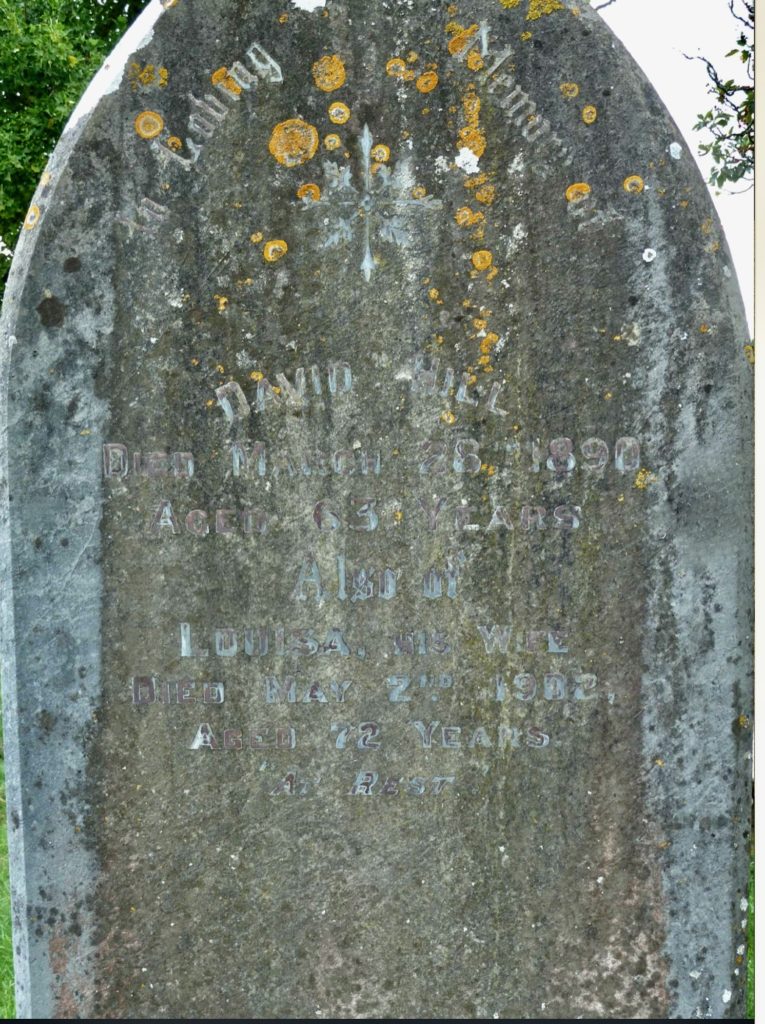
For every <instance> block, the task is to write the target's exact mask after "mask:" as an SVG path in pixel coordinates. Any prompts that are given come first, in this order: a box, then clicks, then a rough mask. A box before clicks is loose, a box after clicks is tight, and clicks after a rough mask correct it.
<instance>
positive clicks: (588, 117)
mask: <svg viewBox="0 0 765 1024" xmlns="http://www.w3.org/2000/svg"><path fill="white" fill-rule="evenodd" d="M597 119H598V108H597V107H594V106H593V105H592V104H591V103H588V104H587V106H586V107H585V108H584V110H583V111H582V120H583V121H584V123H585V124H595V122H596V121H597Z"/></svg>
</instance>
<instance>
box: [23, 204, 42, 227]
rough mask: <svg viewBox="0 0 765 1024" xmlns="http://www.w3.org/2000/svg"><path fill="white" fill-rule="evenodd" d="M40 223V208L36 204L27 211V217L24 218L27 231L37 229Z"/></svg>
mask: <svg viewBox="0 0 765 1024" xmlns="http://www.w3.org/2000/svg"><path fill="white" fill-rule="evenodd" d="M39 222H40V207H39V206H36V205H35V204H34V203H33V204H32V205H31V206H30V207H29V209H28V210H27V215H26V217H25V218H24V227H25V228H26V230H27V231H31V230H32V228H36V227H37V225H38V223H39Z"/></svg>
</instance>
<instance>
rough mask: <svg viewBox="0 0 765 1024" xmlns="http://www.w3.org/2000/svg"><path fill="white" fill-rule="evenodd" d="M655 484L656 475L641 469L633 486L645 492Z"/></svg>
mask: <svg viewBox="0 0 765 1024" xmlns="http://www.w3.org/2000/svg"><path fill="white" fill-rule="evenodd" d="M653 483H656V475H655V474H654V473H651V472H649V471H648V470H647V469H641V470H640V471H639V473H638V475H637V476H636V477H635V483H634V484H633V485H632V486H633V487H635V488H636V489H637V490H638V491H644V490H645V489H646V487H648V486H649V485H650V484H653Z"/></svg>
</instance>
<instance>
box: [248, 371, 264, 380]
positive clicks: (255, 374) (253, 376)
mask: <svg viewBox="0 0 765 1024" xmlns="http://www.w3.org/2000/svg"><path fill="white" fill-rule="evenodd" d="M250 380H263V374H262V373H261V372H260V370H253V371H252V373H251V374H250Z"/></svg>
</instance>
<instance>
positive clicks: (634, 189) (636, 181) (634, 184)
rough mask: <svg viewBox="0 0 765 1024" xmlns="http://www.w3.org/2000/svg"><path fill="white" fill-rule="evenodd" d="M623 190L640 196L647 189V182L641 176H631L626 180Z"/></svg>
mask: <svg viewBox="0 0 765 1024" xmlns="http://www.w3.org/2000/svg"><path fill="white" fill-rule="evenodd" d="M623 188H624V191H625V192H631V193H632V195H640V193H641V192H642V191H643V189H644V188H645V182H644V181H643V179H642V178H641V177H640V175H639V174H630V176H629V177H628V178H625V179H624V183H623Z"/></svg>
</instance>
